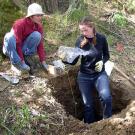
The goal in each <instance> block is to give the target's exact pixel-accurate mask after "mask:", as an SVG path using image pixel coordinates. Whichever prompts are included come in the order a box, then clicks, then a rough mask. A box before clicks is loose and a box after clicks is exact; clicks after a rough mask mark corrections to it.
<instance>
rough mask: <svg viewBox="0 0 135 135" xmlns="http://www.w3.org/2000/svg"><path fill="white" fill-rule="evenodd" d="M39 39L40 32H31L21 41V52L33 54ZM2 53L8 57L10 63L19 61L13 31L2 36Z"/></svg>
mask: <svg viewBox="0 0 135 135" xmlns="http://www.w3.org/2000/svg"><path fill="white" fill-rule="evenodd" d="M40 41H41V34H40V33H39V32H38V31H34V32H32V33H31V34H30V35H29V36H28V37H27V38H26V39H25V40H24V42H23V44H22V45H21V46H22V48H21V49H22V52H23V54H24V55H34V54H35V53H36V52H37V47H38V45H39V43H40ZM3 53H4V54H5V55H7V56H8V57H9V58H10V61H11V63H12V64H17V63H19V62H21V58H20V57H19V55H18V53H17V50H16V39H15V36H14V33H13V32H9V33H7V34H6V35H5V37H4V45H3Z"/></svg>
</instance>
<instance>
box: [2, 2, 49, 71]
mask: <svg viewBox="0 0 135 135" xmlns="http://www.w3.org/2000/svg"><path fill="white" fill-rule="evenodd" d="M43 15H44V13H43V11H42V7H41V6H40V5H39V4H37V3H33V4H31V5H29V7H28V10H27V16H26V17H24V18H21V19H18V20H16V21H15V23H14V24H13V27H12V29H11V31H10V32H8V33H6V35H5V37H4V42H3V53H4V54H5V55H7V56H8V57H9V58H10V61H11V64H12V66H13V67H15V68H17V69H19V70H21V71H30V70H31V64H30V63H31V60H32V57H33V56H34V55H35V54H36V53H37V54H38V56H39V59H40V62H41V64H42V66H43V68H44V69H45V70H48V65H47V64H46V62H45V51H44V47H43V26H42V22H41V21H42V16H43Z"/></svg>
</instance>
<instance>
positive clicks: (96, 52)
mask: <svg viewBox="0 0 135 135" xmlns="http://www.w3.org/2000/svg"><path fill="white" fill-rule="evenodd" d="M83 38H84V36H82V35H81V36H80V37H79V38H78V39H77V41H76V44H75V47H79V48H80V43H81V41H82V40H83ZM88 40H89V42H88V43H87V44H86V45H84V46H83V48H81V49H83V50H85V51H90V54H89V55H87V56H82V57H81V65H80V72H82V73H86V74H90V75H98V74H99V72H97V71H95V64H96V62H98V61H100V60H102V61H103V63H105V62H106V61H107V60H108V59H109V58H110V56H109V50H108V43H107V40H106V37H105V36H104V35H101V34H99V33H96V45H93V44H92V39H88ZM78 59H79V57H78V58H76V59H75V60H74V62H73V63H70V64H71V65H74V64H76V63H77V61H78ZM104 70H105V68H104V65H103V69H102V71H101V72H103V71H104Z"/></svg>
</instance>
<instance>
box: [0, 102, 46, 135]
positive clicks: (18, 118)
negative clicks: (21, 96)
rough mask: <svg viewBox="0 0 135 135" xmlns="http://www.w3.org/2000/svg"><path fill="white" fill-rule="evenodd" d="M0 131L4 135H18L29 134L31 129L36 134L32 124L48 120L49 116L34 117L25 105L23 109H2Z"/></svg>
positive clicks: (0, 110) (13, 107) (0, 112)
mask: <svg viewBox="0 0 135 135" xmlns="http://www.w3.org/2000/svg"><path fill="white" fill-rule="evenodd" d="M0 114H1V115H0V129H1V133H3V135H18V134H21V133H22V134H24V133H27V131H28V130H29V129H31V130H30V131H31V133H32V132H36V131H35V129H34V128H32V127H31V123H32V122H34V121H39V120H41V119H42V120H44V121H46V120H47V116H46V115H44V114H42V115H41V114H39V115H35V116H34V115H33V114H32V113H31V111H30V109H29V107H28V105H26V104H24V105H23V106H22V107H21V108H16V107H15V106H12V107H11V108H7V109H3V108H1V109H0Z"/></svg>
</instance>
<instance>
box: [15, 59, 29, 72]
mask: <svg viewBox="0 0 135 135" xmlns="http://www.w3.org/2000/svg"><path fill="white" fill-rule="evenodd" d="M13 65H14V66H15V67H16V68H17V69H19V70H22V71H29V70H30V67H29V66H28V65H27V64H26V63H25V62H24V61H22V62H19V63H16V64H13Z"/></svg>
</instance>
